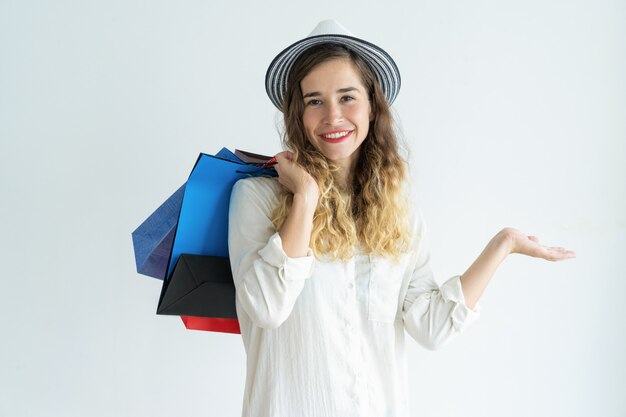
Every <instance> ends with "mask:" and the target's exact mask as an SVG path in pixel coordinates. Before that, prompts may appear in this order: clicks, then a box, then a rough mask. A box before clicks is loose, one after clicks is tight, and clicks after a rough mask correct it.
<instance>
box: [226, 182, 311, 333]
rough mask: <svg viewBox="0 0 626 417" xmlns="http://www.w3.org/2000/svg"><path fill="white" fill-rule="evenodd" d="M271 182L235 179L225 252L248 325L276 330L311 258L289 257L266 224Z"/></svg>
mask: <svg viewBox="0 0 626 417" xmlns="http://www.w3.org/2000/svg"><path fill="white" fill-rule="evenodd" d="M272 181H275V180H273V179H269V178H249V179H244V180H240V181H237V182H236V183H235V185H234V187H233V190H232V193H231V197H230V208H229V216H228V251H229V256H230V263H231V269H232V273H233V280H234V282H235V290H236V291H235V293H236V297H237V300H238V301H239V302H240V304H241V306H243V308H244V310H245V312H246V313H247V314H248V315H249V316H250V319H251V320H252V322H253V323H254V324H255V325H256V326H258V327H263V328H269V329H272V328H277V327H278V326H280V325H281V324H282V323H283V322H284V321H285V320H286V319H287V317H289V314H290V313H291V311H292V309H293V306H294V304H295V302H296V299H297V298H298V296H299V295H300V293H301V291H302V289H303V288H304V282H305V280H306V279H307V278H309V277H310V276H311V274H312V272H313V267H314V257H313V252H312V251H311V249H310V248H309V250H308V252H307V256H304V257H301V258H290V257H288V256H287V254H286V253H285V251H284V250H283V246H282V241H281V239H280V235H279V234H278V232H277V231H276V229H275V228H274V225H273V224H272V222H271V220H270V213H271V210H272V209H273V207H274V205H275V204H276V202H277V199H276V186H277V184H275V183H272Z"/></svg>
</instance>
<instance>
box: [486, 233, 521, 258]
mask: <svg viewBox="0 0 626 417" xmlns="http://www.w3.org/2000/svg"><path fill="white" fill-rule="evenodd" d="M491 241H492V243H493V245H494V246H496V247H498V248H499V250H501V251H503V252H505V253H506V254H507V255H510V254H512V253H514V248H515V242H514V238H513V236H512V235H511V233H509V232H508V230H507V229H506V228H505V229H502V230H500V231H499V232H498V233H497V234H496V235H495V236H494V237H493V239H492V240H491Z"/></svg>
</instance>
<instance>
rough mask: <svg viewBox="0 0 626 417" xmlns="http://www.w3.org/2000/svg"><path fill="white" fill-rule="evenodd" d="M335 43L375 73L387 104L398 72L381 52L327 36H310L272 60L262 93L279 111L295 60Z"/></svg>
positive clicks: (396, 88) (353, 39) (364, 43)
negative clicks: (354, 55) (311, 51)
mask: <svg viewBox="0 0 626 417" xmlns="http://www.w3.org/2000/svg"><path fill="white" fill-rule="evenodd" d="M329 42H330V43H338V44H341V45H344V46H347V47H348V48H350V49H352V50H354V51H355V52H357V53H358V54H359V55H360V56H361V57H362V58H363V59H364V60H365V62H367V63H368V64H369V66H370V67H371V68H372V70H373V71H374V74H375V75H376V78H377V79H378V81H379V82H380V85H381V86H382V89H383V92H384V94H385V97H386V98H387V101H388V102H389V104H391V103H393V101H394V100H395V99H396V97H397V95H398V92H399V91H400V81H401V80H400V71H399V70H398V67H397V66H396V63H395V62H394V61H393V59H392V58H391V56H389V54H388V53H387V52H385V51H384V50H383V49H381V48H379V47H378V46H376V45H374V44H373V43H370V42H367V41H365V40H363V39H359V38H356V37H354V36H348V35H340V34H327V35H316V36H309V37H307V38H305V39H302V40H300V41H298V42H296V43H294V44H292V45H291V46H288V47H287V48H285V49H284V50H283V51H282V52H281V53H279V54H278V55H277V56H276V58H274V60H273V61H272V63H271V64H270V66H269V68H268V69H267V73H266V74H265V90H266V91H267V95H268V96H269V98H270V100H271V101H272V103H274V106H276V107H277V108H278V109H279V110H281V111H282V106H283V101H284V99H285V92H286V90H287V79H288V78H289V72H290V71H291V68H292V67H293V64H294V62H295V61H296V59H297V58H298V57H299V56H300V55H301V54H302V53H303V52H304V51H305V50H307V49H308V48H310V47H312V46H315V45H318V44H321V43H329Z"/></svg>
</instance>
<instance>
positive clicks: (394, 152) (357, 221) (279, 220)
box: [271, 43, 410, 260]
mask: <svg viewBox="0 0 626 417" xmlns="http://www.w3.org/2000/svg"><path fill="white" fill-rule="evenodd" d="M334 59H349V60H350V61H351V62H352V63H353V64H354V67H355V68H356V69H357V72H358V73H359V74H360V76H361V79H362V82H363V85H364V86H365V88H366V89H367V91H368V95H369V100H370V103H371V106H372V111H373V112H374V115H375V117H374V119H373V120H372V121H371V122H370V126H369V131H368V134H367V137H366V138H365V140H364V141H363V143H362V144H361V149H360V152H359V159H358V161H357V163H356V167H355V172H354V176H353V181H352V183H351V184H350V186H348V187H347V188H346V187H342V186H341V185H340V184H339V183H338V182H337V179H336V174H337V173H338V172H339V167H338V166H337V165H336V164H334V163H333V161H331V160H329V159H327V158H326V157H325V156H324V155H323V154H322V153H321V152H320V151H318V150H317V149H316V148H315V147H314V146H313V145H312V144H311V142H310V141H309V139H308V137H307V134H306V130H305V128H304V124H303V121H302V115H303V113H304V100H303V98H302V91H301V88H300V81H302V79H303V78H304V77H305V76H306V75H307V74H308V73H309V72H310V71H311V70H312V69H313V68H314V67H315V66H317V65H319V64H321V63H323V62H328V61H330V60H334ZM282 112H283V115H284V129H285V130H284V132H283V134H282V141H283V146H284V147H285V148H286V149H289V150H291V151H292V152H293V153H294V159H293V161H294V162H295V163H297V164H299V165H300V166H301V167H303V168H304V169H305V170H306V171H307V172H308V173H310V174H311V176H312V177H313V178H314V179H315V180H316V182H317V184H318V187H319V190H320V197H319V203H318V206H317V209H316V211H315V214H314V217H313V230H312V232H311V240H310V243H309V246H310V247H311V249H312V250H313V253H314V255H315V256H316V257H318V258H319V256H320V255H322V254H323V255H327V256H329V257H330V258H331V259H332V260H337V259H341V260H347V259H349V258H350V257H352V256H353V255H354V252H355V249H356V246H357V244H360V245H361V250H363V251H364V252H365V253H369V254H377V255H380V256H383V257H389V258H393V259H398V258H399V256H400V255H401V254H402V253H405V252H407V251H408V249H409V244H410V227H409V224H408V215H407V213H408V201H407V198H406V193H405V192H404V189H403V187H404V185H405V179H406V175H407V171H408V167H407V164H406V161H405V160H404V159H403V158H402V157H401V156H400V152H399V145H398V139H397V136H396V133H395V131H394V126H393V117H392V115H391V111H390V108H389V104H388V102H387V100H386V99H385V96H384V94H383V92H382V90H381V87H380V84H379V82H378V80H377V79H376V77H375V75H374V73H373V72H372V70H371V69H370V68H369V66H368V65H367V64H366V63H365V62H364V61H363V60H362V59H361V58H360V57H359V56H358V54H356V53H355V52H354V51H352V50H350V49H348V48H346V47H344V46H342V45H338V44H330V43H329V44H321V45H317V46H315V47H312V48H310V49H309V50H307V51H306V52H305V53H304V54H303V55H302V56H301V57H300V58H299V59H298V60H297V61H296V62H295V63H294V65H293V67H292V69H291V73H290V75H289V79H288V83H287V91H286V95H285V100H284V104H283V109H282ZM278 200H279V202H278V205H277V206H276V207H275V209H274V210H273V212H272V215H271V217H272V222H273V224H274V226H275V227H276V230H280V228H281V227H282V225H283V223H284V222H285V220H286V218H287V216H288V214H289V211H290V209H291V205H292V203H293V194H291V193H290V192H288V191H287V190H286V189H284V188H283V190H282V192H281V193H280V195H279V197H278Z"/></svg>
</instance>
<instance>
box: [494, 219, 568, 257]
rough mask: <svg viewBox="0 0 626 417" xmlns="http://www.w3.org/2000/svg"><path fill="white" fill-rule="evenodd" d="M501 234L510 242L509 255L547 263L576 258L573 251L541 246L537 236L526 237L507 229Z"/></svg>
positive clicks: (509, 228)
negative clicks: (536, 259) (529, 257)
mask: <svg viewBox="0 0 626 417" xmlns="http://www.w3.org/2000/svg"><path fill="white" fill-rule="evenodd" d="M503 232H504V233H506V235H507V236H508V237H509V239H510V241H511V249H510V252H511V253H519V254H522V255H528V256H532V257H535V258H543V259H546V260H548V261H562V260H564V259H570V258H575V257H576V252H574V251H571V250H569V249H565V248H562V247H555V246H545V245H542V244H541V243H539V238H538V237H537V236H527V235H525V234H524V233H522V232H520V231H519V230H517V229H514V228H511V227H507V228H506V229H504V230H503Z"/></svg>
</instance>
